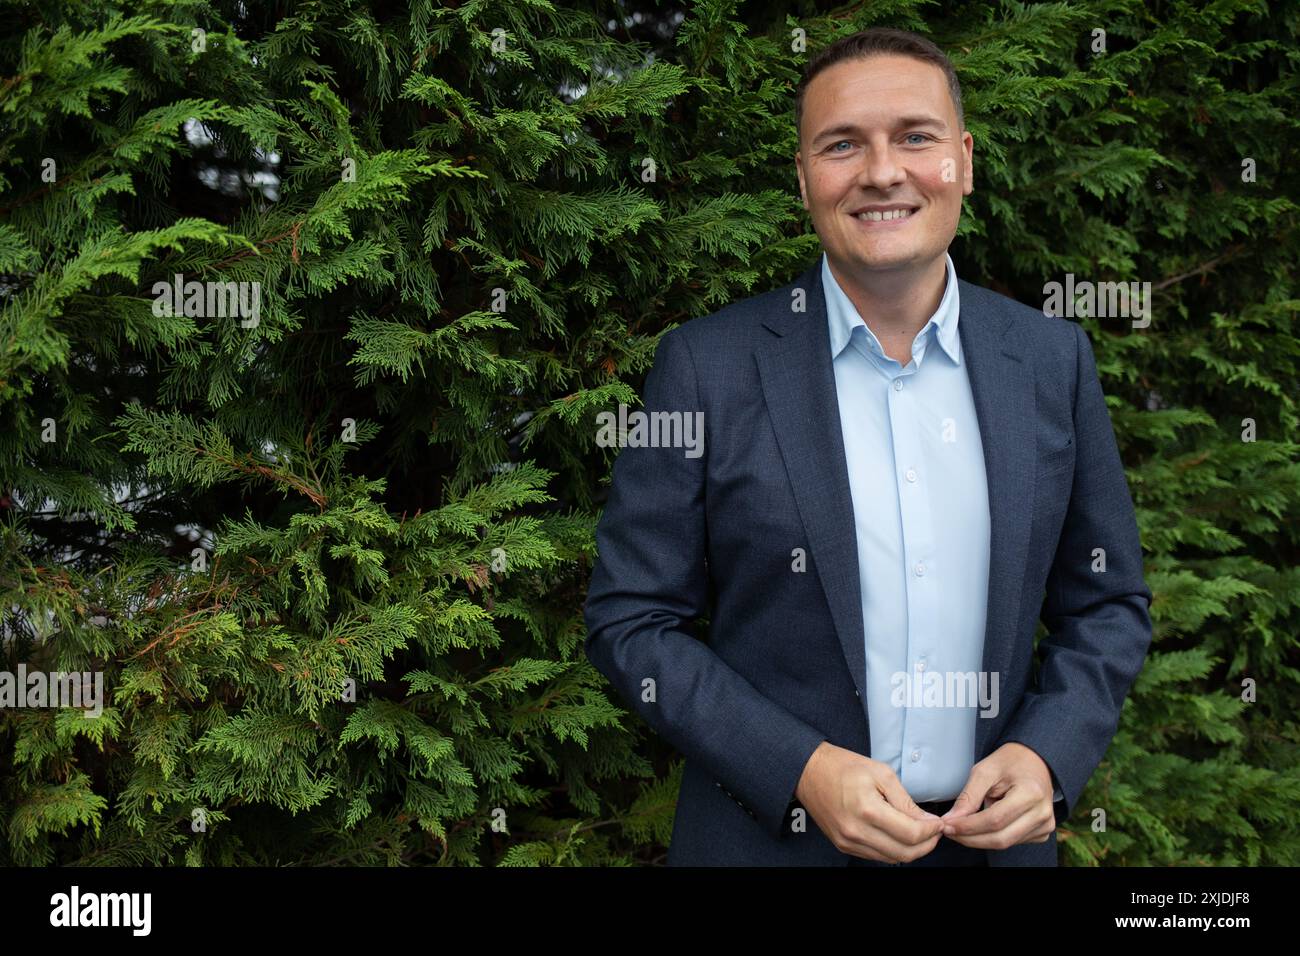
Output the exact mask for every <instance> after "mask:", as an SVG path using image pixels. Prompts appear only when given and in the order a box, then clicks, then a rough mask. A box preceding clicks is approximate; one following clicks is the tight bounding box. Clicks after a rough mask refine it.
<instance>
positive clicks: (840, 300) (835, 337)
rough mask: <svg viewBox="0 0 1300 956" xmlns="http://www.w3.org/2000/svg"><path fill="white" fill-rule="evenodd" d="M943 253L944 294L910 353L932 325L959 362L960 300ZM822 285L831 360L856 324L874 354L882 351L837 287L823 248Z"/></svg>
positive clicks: (951, 268) (953, 271)
mask: <svg viewBox="0 0 1300 956" xmlns="http://www.w3.org/2000/svg"><path fill="white" fill-rule="evenodd" d="M943 257H944V260H945V262H946V264H947V279H946V281H945V283H944V289H943V298H942V299H940V300H939V307H938V308H937V309H935V311H934V315H932V316H930V321H929V322H927V323H926V324H925V325H924V326H923V327H922V328H921V331H920V332H919V333H917V336H916V338H915V339H914V340H913V343H912V348H913V354H916V352H918V351H920V350H922V349H924V347H925V342H926V337H927V336H929V335H930V334H931V333H930V329H931V327H932V326H933V327H934V329H935V330H936V331H935V334H936V335H937V336H938V339H939V345H940V346H941V347H942V348H943V350H944V352H946V353H947V354H948V357H949V358H950V359H952V361H953V364H954V365H960V364H961V344H960V341H959V340H958V337H957V320H958V317H959V315H960V313H961V301H960V297H959V293H958V292H957V269H956V267H955V266H954V265H953V264H952V256H950V255H948V254H947V253H946V252H945V253H944V255H943ZM822 289H823V291H824V292H825V298H826V317H827V321H828V322H829V323H830V333H831V358H832V360H833V359H835V358H837V357H838V356H839V354H840V353H841V352H842V351H844V348H845V346H847V345H848V344H849V339H850V338H851V337H852V336H853V331H854V329H856V328H859V327H860V328H861V329H862V330H863V331H864V332H865V333H866V336H867V341H868V343H869V347H870V348H871V349H872V350H873V351H875V352H876V353H877V354H879V355H884V354H885V350H884V349H883V348H881V346H880V342H879V340H878V339H877V338H876V334H875V333H874V332H872V331H871V327H870V326H868V325H867V324H866V323H865V322H864V321H862V316H860V315H859V314H858V310H857V308H856V307H855V306H854V305H853V302H852V300H850V299H849V297H848V296H847V295H846V294H845V293H844V290H843V289H841V288H840V284H839V283H838V282H836V281H835V276H834V275H833V274H832V273H831V266H830V261H829V259H828V258H827V256H826V253H825V252H823V253H822Z"/></svg>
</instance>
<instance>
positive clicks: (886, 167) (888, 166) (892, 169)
mask: <svg viewBox="0 0 1300 956" xmlns="http://www.w3.org/2000/svg"><path fill="white" fill-rule="evenodd" d="M862 152H863V159H862V168H861V169H860V170H859V171H858V185H860V186H863V187H869V186H870V187H875V188H876V189H888V188H889V187H891V186H897V185H898V184H899V183H901V182H902V181H903V180H904V179H905V178H906V172H905V170H904V169H903V166H902V164H901V163H900V162H899V161H898V157H897V156H895V155H894V151H893V149H891V148H890V147H889V146H886V145H878V146H872V147H871V148H870V149H864V150H863V151H862Z"/></svg>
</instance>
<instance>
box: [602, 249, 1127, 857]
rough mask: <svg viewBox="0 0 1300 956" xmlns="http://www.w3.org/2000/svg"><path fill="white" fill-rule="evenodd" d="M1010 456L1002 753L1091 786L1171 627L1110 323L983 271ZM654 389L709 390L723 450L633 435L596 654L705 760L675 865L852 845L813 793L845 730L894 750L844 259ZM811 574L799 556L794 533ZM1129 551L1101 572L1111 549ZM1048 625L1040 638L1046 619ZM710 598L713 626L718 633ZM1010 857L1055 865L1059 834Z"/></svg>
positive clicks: (998, 421)
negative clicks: (867, 526)
mask: <svg viewBox="0 0 1300 956" xmlns="http://www.w3.org/2000/svg"><path fill="white" fill-rule="evenodd" d="M959 289H960V293H961V312H960V318H959V321H958V329H959V333H960V337H961V345H962V354H963V360H964V361H965V362H967V363H968V374H969V376H970V384H971V390H972V392H973V394H974V399H975V408H976V413H977V416H978V418H979V423H980V433H981V441H982V444H983V449H984V460H985V465H986V468H987V475H988V490H989V516H990V521H991V535H992V537H991V544H990V563H989V591H988V625H987V630H986V632H985V639H984V659H983V669H984V670H985V671H986V672H989V673H992V672H997V673H998V675H999V681H1000V686H999V690H1000V695H1001V696H1000V707H999V710H998V713H997V716H996V717H992V718H980V719H979V720H978V721H977V733H976V741H975V753H974V755H973V758H972V759H973V760H980V759H982V758H983V757H986V756H987V755H988V754H989V753H991V752H992V751H994V750H995V749H997V748H998V747H999V746H1001V745H1002V744H1005V743H1007V742H1010V741H1019V742H1021V743H1023V744H1025V745H1026V746H1028V747H1030V748H1032V749H1033V750H1034V751H1035V752H1036V753H1037V754H1038V755H1039V756H1040V757H1042V758H1043V760H1044V762H1045V763H1046V764H1047V765H1048V768H1049V769H1050V771H1051V774H1052V777H1053V782H1054V783H1055V784H1056V785H1057V786H1059V787H1060V789H1061V792H1062V793H1063V794H1064V801H1063V802H1058V803H1057V804H1056V808H1057V819H1058V822H1059V821H1060V820H1062V819H1064V817H1065V816H1066V815H1068V813H1069V812H1070V811H1072V810H1073V808H1074V807H1075V804H1076V802H1077V801H1078V799H1079V797H1080V794H1081V793H1082V791H1083V788H1084V784H1085V783H1087V781H1088V778H1089V776H1091V774H1092V772H1093V771H1094V770H1095V769H1096V767H1097V765H1098V764H1099V763H1100V761H1101V760H1102V758H1103V756H1104V755H1105V753H1106V749H1107V747H1108V745H1109V743H1110V740H1111V738H1112V736H1113V735H1114V732H1115V728H1116V726H1117V724H1118V721H1119V714H1120V708H1121V706H1122V705H1123V701H1124V697H1125V695H1126V694H1127V693H1128V691H1129V688H1130V687H1131V686H1132V683H1133V681H1134V679H1135V678H1136V676H1137V674H1138V671H1139V670H1140V668H1141V666H1142V661H1143V658H1144V657H1145V655H1146V651H1147V648H1148V646H1149V644H1150V641H1151V621H1150V617H1149V615H1148V607H1149V605H1150V603H1151V592H1150V591H1149V590H1148V588H1147V586H1146V583H1145V581H1144V579H1143V575H1142V550H1141V545H1140V543H1139V540H1138V532H1137V524H1136V521H1135V517H1134V510H1133V505H1132V501H1131V499H1130V496H1129V489H1128V483H1127V480H1126V478H1125V475H1124V469H1123V466H1122V464H1121V462H1120V457H1119V451H1118V448H1117V446H1116V443H1115V437H1114V432H1113V430H1112V427H1111V423H1110V417H1109V415H1108V413H1107V410H1106V404H1105V400H1104V398H1103V396H1102V390H1101V385H1100V383H1099V381H1098V378H1097V369H1096V364H1095V361H1094V358H1093V352H1092V347H1091V344H1090V343H1089V340H1088V336H1087V334H1086V333H1085V332H1084V331H1083V329H1082V327H1081V326H1079V325H1078V324H1077V323H1075V322H1072V321H1069V320H1066V319H1061V318H1056V317H1049V316H1045V315H1043V313H1042V312H1041V311H1038V310H1035V309H1032V308H1030V307H1028V306H1025V305H1022V304H1020V303H1018V302H1015V301H1013V300H1012V299H1009V298H1007V297H1005V296H1002V295H999V294H997V293H995V292H993V291H991V290H989V289H984V288H981V287H979V286H975V285H972V284H970V283H968V282H965V281H961V282H960V285H959ZM644 393H645V394H644V403H645V404H644V408H643V411H645V412H652V411H669V412H671V411H679V412H684V413H691V412H695V411H702V412H703V423H704V448H703V454H701V455H699V456H698V457H690V456H689V455H687V454H685V452H684V450H683V448H680V447H678V448H664V447H631V446H630V445H629V446H628V447H624V448H622V449H621V450H620V452H619V455H618V459H617V461H616V462H615V466H614V472H613V484H612V487H611V490H610V495H609V498H608V501H607V502H606V505H605V509H604V513H603V515H602V516H601V519H600V522H599V524H598V527H597V532H596V542H597V548H598V559H597V563H596V567H595V569H594V572H593V575H592V579H591V585H590V588H589V591H588V595H587V602H586V606H585V618H586V625H587V631H588V636H587V639H586V653H587V655H588V657H589V659H590V660H591V661H592V663H593V664H594V665H595V667H596V668H597V669H598V670H599V671H600V672H601V673H603V674H604V675H605V676H606V677H607V678H608V679H609V681H610V683H611V684H612V685H613V687H614V688H615V690H616V691H617V692H618V694H619V696H621V697H622V699H623V700H624V701H625V702H626V703H627V704H628V705H630V707H631V708H632V709H633V710H635V711H636V712H637V713H638V714H640V715H641V717H642V718H644V719H645V721H646V722H647V723H648V724H649V725H650V726H651V727H652V728H654V730H655V731H656V732H658V733H659V734H661V735H662V736H663V737H664V738H665V739H666V740H668V741H669V742H670V743H671V744H672V745H673V746H674V747H675V748H676V749H677V751H679V752H680V753H681V754H682V755H684V757H685V759H686V764H685V769H684V775H683V779H682V786H681V791H680V794H679V798H678V803H677V810H676V816H675V818H674V822H673V833H672V840H671V843H670V846H669V853H668V863H669V865H694V866H699V865H727V866H737V865H738V866H750V865H781V866H835V865H845V864H847V862H848V860H849V859H850V857H849V856H848V855H846V854H844V853H841V852H840V851H839V850H837V849H836V848H835V846H834V845H833V844H832V843H831V842H830V841H829V840H828V839H827V838H826V836H825V835H824V834H823V833H822V832H821V830H820V829H819V828H818V827H817V825H816V823H815V822H814V821H813V820H812V818H811V817H810V816H808V817H806V829H802V828H800V827H797V826H796V827H792V820H793V819H795V817H796V815H795V813H794V812H793V811H794V810H796V809H797V803H794V802H793V801H794V791H795V788H796V786H797V784H798V782H799V778H800V776H801V774H802V772H803V769H804V765H805V764H806V763H807V760H808V758H809V756H811V754H812V752H813V751H814V750H815V749H816V748H817V746H818V744H820V743H821V741H823V740H828V741H830V742H831V743H832V744H835V745H837V746H840V747H845V748H848V749H850V750H854V751H856V752H858V753H861V754H865V755H868V756H869V755H870V752H871V751H870V739H871V738H870V734H869V731H868V728H867V709H866V701H865V700H864V699H863V696H862V695H863V694H864V693H865V691H864V687H863V682H864V680H865V676H866V659H865V653H866V652H865V647H864V643H863V642H864V634H863V623H862V609H861V599H860V595H859V590H858V568H857V545H856V541H855V535H854V522H853V503H852V499H851V497H850V492H849V480H848V468H847V464H846V461H845V455H844V444H843V438H842V435H841V432H840V419H839V410H838V405H837V402H836V394H835V379H834V374H833V371H832V366H831V354H830V344H829V331H828V329H827V319H826V306H825V300H824V297H823V290H822V283H821V274H820V259H818V260H817V262H815V263H814V264H813V265H812V266H810V267H809V268H808V269H807V270H806V271H805V272H804V273H803V274H802V275H801V276H800V277H799V278H798V279H796V280H795V281H794V282H792V283H790V284H788V285H785V286H782V287H781V288H778V289H775V290H773V291H771V292H767V293H764V294H762V295H757V296H754V297H752V298H749V299H746V300H744V301H741V302H738V303H735V304H733V305H730V306H727V307H726V308H723V309H721V310H720V311H718V312H716V313H714V314H712V315H709V316H705V317H703V318H699V319H695V320H694V321H690V322H687V323H685V324H684V325H682V326H680V327H679V328H676V329H674V330H672V331H671V332H669V333H667V334H665V335H664V336H663V337H662V338H661V340H660V342H659V346H658V350H657V352H656V356H655V362H654V367H653V368H652V369H651V371H650V374H649V376H648V377H647V380H646V385H645V389H644ZM796 548H802V549H803V550H804V553H805V554H806V556H807V572H808V573H797V572H795V571H793V570H792V562H793V561H794V557H793V554H794V549H796ZM1098 548H1102V549H1104V551H1105V555H1104V560H1105V570H1104V571H1100V570H1094V562H1095V560H1096V558H1097V555H1096V554H1095V549H1098ZM1040 616H1041V619H1042V621H1043V624H1044V625H1045V627H1046V630H1047V636H1046V637H1045V638H1044V639H1043V640H1042V641H1041V642H1040V644H1039V648H1038V656H1039V657H1040V658H1041V661H1036V660H1035V653H1034V646H1033V637H1034V632H1035V628H1036V622H1037V620H1038V619H1039V618H1040ZM703 617H707V618H708V622H709V627H708V633H707V639H701V638H700V637H699V636H697V634H696V633H695V628H694V623H695V621H696V619H698V618H703ZM986 852H987V853H988V861H989V864H990V865H993V866H1055V865H1056V835H1055V833H1053V834H1052V837H1051V839H1049V840H1048V841H1047V842H1046V843H1039V844H1032V843H1031V844H1020V845H1018V846H1013V847H1009V848H1007V849H1005V850H990V851H986Z"/></svg>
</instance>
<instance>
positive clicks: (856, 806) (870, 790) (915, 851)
mask: <svg viewBox="0 0 1300 956" xmlns="http://www.w3.org/2000/svg"><path fill="white" fill-rule="evenodd" d="M795 798H796V799H797V800H798V801H799V802H800V803H801V804H802V805H803V807H804V809H806V810H807V811H808V814H809V815H810V816H811V817H812V818H813V821H814V822H815V823H816V824H817V826H819V827H821V831H822V833H824V834H826V837H827V839H829V840H830V841H831V843H833V844H834V845H835V848H836V849H837V850H839V851H840V852H841V853H848V854H850V855H851V856H858V857H862V858H863V859H867V860H876V861H878V862H880V863H910V862H911V861H912V860H916V859H919V858H920V857H923V856H925V855H926V854H927V853H929V852H930V851H931V850H933V849H934V848H935V846H937V845H938V843H939V837H940V836H941V835H942V833H943V821H942V820H941V819H940V818H939V817H937V816H935V815H934V814H932V813H926V812H925V811H924V810H922V809H921V808H920V807H918V806H917V805H916V802H915V801H914V800H912V798H911V797H910V796H908V793H907V791H906V790H905V789H903V784H902V783H901V782H900V781H899V779H898V777H897V776H896V775H895V774H894V771H893V770H892V769H891V768H890V766H889V765H888V764H885V763H881V762H880V761H879V760H872V759H871V758H870V757H865V756H863V755H862V754H860V753H855V752H854V751H852V750H845V749H844V748H843V747H836V746H835V745H834V744H832V743H831V742H830V741H829V740H823V741H822V742H821V744H820V745H819V746H818V747H817V749H816V750H814V751H813V754H812V756H811V757H809V758H808V763H807V764H806V765H805V766H804V770H803V775H802V776H801V777H800V778H799V786H798V787H796V788H795Z"/></svg>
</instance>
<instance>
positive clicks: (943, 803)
mask: <svg viewBox="0 0 1300 956" xmlns="http://www.w3.org/2000/svg"><path fill="white" fill-rule="evenodd" d="M956 802H957V801H956V800H938V801H935V802H934V803H918V804H917V806H918V807H920V808H921V809H922V810H924V811H925V812H926V813H933V814H934V815H935V816H936V817H941V816H943V815H944V814H945V813H947V812H948V811H949V810H951V809H952V805H953V804H954V803H956Z"/></svg>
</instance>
